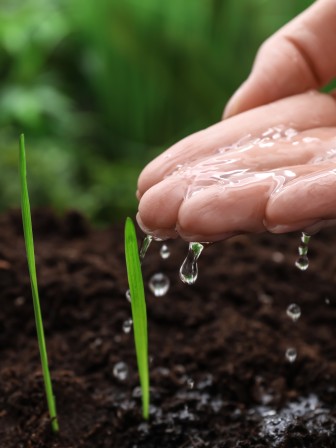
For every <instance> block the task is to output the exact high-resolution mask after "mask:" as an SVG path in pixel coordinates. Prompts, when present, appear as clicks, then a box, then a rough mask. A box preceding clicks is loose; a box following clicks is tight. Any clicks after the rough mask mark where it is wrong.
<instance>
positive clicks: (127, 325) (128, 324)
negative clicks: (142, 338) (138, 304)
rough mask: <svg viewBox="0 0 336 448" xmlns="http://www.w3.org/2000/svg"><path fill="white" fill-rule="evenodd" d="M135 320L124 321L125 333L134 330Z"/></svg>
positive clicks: (123, 328)
mask: <svg viewBox="0 0 336 448" xmlns="http://www.w3.org/2000/svg"><path fill="white" fill-rule="evenodd" d="M132 325H133V320H132V319H127V320H125V321H124V322H123V326H122V330H123V332H124V333H125V334H128V333H130V332H131V330H132Z"/></svg>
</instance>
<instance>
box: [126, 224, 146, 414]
mask: <svg viewBox="0 0 336 448" xmlns="http://www.w3.org/2000/svg"><path fill="white" fill-rule="evenodd" d="M125 255H126V268H127V277H128V284H129V288H130V294H131V307H132V318H133V329H134V341H135V351H136V356H137V362H138V370H139V377H140V385H141V392H142V415H143V417H144V418H145V419H148V415H149V373H148V336H147V311H146V301H145V291H144V285H143V279H142V273H141V264H140V258H139V249H138V243H137V238H136V233H135V227H134V224H133V221H132V219H131V218H127V219H126V224H125Z"/></svg>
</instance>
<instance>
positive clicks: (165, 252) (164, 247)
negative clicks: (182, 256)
mask: <svg viewBox="0 0 336 448" xmlns="http://www.w3.org/2000/svg"><path fill="white" fill-rule="evenodd" d="M160 257H161V258H162V259H163V260H166V259H167V258H169V257H170V250H169V247H168V246H167V245H166V244H163V245H162V246H161V249H160Z"/></svg>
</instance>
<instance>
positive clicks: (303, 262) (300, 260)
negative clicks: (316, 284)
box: [295, 255, 309, 271]
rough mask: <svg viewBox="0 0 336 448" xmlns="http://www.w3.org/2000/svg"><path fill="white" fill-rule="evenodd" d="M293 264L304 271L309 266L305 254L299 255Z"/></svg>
mask: <svg viewBox="0 0 336 448" xmlns="http://www.w3.org/2000/svg"><path fill="white" fill-rule="evenodd" d="M295 266H296V267H297V268H298V269H300V271H306V270H307V269H308V267H309V260H308V257H307V255H304V256H303V257H299V258H298V259H297V260H296V262H295Z"/></svg>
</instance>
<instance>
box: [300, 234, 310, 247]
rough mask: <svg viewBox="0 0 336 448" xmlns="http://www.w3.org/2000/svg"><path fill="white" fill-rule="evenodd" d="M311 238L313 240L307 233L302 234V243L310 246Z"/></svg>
mask: <svg viewBox="0 0 336 448" xmlns="http://www.w3.org/2000/svg"><path fill="white" fill-rule="evenodd" d="M310 238H311V236H310V235H308V234H307V233H305V232H302V234H301V242H302V243H303V244H305V245H308V243H309V240H310Z"/></svg>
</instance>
